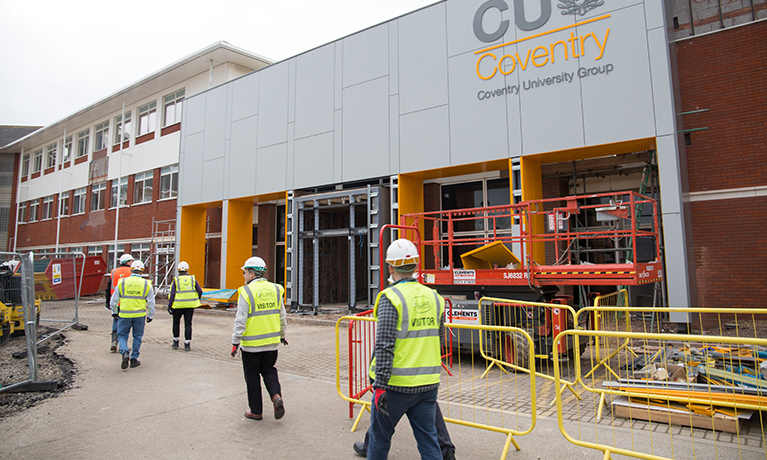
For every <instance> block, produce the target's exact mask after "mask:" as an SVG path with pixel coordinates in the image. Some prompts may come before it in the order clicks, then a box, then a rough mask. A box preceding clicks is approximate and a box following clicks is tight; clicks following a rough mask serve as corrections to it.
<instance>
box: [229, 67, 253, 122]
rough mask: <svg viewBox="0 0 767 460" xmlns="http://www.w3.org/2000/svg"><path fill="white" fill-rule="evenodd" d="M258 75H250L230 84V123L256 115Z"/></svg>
mask: <svg viewBox="0 0 767 460" xmlns="http://www.w3.org/2000/svg"><path fill="white" fill-rule="evenodd" d="M259 78H260V77H259V73H258V72H256V73H252V74H250V75H247V76H245V77H242V78H240V79H238V80H235V81H234V82H232V83H231V85H232V91H233V94H232V121H237V120H241V119H243V118H247V117H251V116H253V115H256V114H258V81H259Z"/></svg>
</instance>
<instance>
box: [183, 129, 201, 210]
mask: <svg viewBox="0 0 767 460" xmlns="http://www.w3.org/2000/svg"><path fill="white" fill-rule="evenodd" d="M204 139H205V133H196V134H192V135H188V136H184V156H183V157H182V158H181V161H180V163H181V167H180V168H179V175H180V176H181V177H179V179H180V180H179V182H180V184H179V185H180V186H181V190H180V192H182V193H181V195H180V197H181V198H182V199H181V200H179V201H181V203H180V204H181V205H182V206H186V205H190V204H198V203H201V202H202V187H200V184H201V183H202V150H203V141H204Z"/></svg>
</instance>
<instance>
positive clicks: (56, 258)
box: [34, 252, 106, 337]
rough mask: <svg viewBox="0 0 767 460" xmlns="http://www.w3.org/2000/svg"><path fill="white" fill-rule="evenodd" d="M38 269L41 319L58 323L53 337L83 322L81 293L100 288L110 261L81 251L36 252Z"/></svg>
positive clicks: (37, 294) (35, 257)
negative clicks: (105, 263)
mask: <svg viewBox="0 0 767 460" xmlns="http://www.w3.org/2000/svg"><path fill="white" fill-rule="evenodd" d="M34 272H35V298H36V299H39V300H40V301H41V305H40V322H42V323H43V324H45V325H55V326H56V327H58V330H57V331H56V332H54V333H53V334H49V335H48V337H51V336H53V335H54V334H56V333H58V332H61V331H63V330H65V329H67V328H70V327H73V326H75V325H77V324H78V323H79V306H80V293H81V292H83V290H85V291H86V292H89V293H95V292H97V291H98V286H99V284H100V283H101V280H102V279H103V278H104V273H105V272H106V265H104V262H103V259H101V258H100V257H97V258H91V257H89V258H86V257H85V255H84V254H83V253H81V252H77V253H72V252H56V253H46V254H35V256H34Z"/></svg>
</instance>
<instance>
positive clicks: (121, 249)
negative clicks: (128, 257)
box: [107, 244, 125, 270]
mask: <svg viewBox="0 0 767 460" xmlns="http://www.w3.org/2000/svg"><path fill="white" fill-rule="evenodd" d="M107 251H108V252H107V269H109V270H111V269H112V268H113V267H116V265H115V258H117V260H119V259H120V256H121V255H123V254H124V253H125V245H124V244H118V245H117V253H115V245H114V244H110V245H109V247H107Z"/></svg>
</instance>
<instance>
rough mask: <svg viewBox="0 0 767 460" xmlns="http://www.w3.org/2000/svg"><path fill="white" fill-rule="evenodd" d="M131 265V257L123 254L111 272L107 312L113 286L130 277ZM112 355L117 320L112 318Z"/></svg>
mask: <svg viewBox="0 0 767 460" xmlns="http://www.w3.org/2000/svg"><path fill="white" fill-rule="evenodd" d="M131 263H133V256H132V255H130V254H123V255H121V256H120V266H119V267H117V268H115V269H114V270H112V273H111V274H110V275H109V280H110V282H109V283H107V288H106V299H107V310H110V311H111V310H112V307H111V305H110V302H111V300H112V293H114V290H115V286H117V283H118V282H119V281H120V280H121V279H123V278H127V277H129V276H130V274H131V271H130V264H131ZM109 350H110V351H111V352H112V353H117V318H112V344H111V345H110V347H109Z"/></svg>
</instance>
